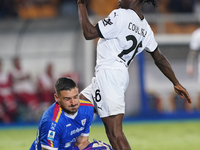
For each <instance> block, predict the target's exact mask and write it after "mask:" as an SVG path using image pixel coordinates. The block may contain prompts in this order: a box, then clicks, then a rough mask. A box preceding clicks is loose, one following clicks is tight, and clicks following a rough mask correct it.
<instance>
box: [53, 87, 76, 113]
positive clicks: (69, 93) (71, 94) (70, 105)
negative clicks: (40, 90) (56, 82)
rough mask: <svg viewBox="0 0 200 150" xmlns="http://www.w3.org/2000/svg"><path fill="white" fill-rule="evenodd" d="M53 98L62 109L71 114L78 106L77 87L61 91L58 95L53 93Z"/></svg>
mask: <svg viewBox="0 0 200 150" xmlns="http://www.w3.org/2000/svg"><path fill="white" fill-rule="evenodd" d="M55 99H56V101H57V102H58V104H59V105H60V107H61V108H62V109H63V111H65V112H66V113H68V114H71V115H73V114H75V113H76V112H77V111H78V108H79V106H80V101H79V96H78V88H77V87H76V88H73V89H71V90H64V91H61V92H60V95H57V94H55Z"/></svg>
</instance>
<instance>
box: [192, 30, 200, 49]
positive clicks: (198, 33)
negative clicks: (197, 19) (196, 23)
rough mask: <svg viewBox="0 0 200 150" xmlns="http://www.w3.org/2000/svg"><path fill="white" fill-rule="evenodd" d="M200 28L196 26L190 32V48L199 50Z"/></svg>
mask: <svg viewBox="0 0 200 150" xmlns="http://www.w3.org/2000/svg"><path fill="white" fill-rule="evenodd" d="M199 39H200V28H198V29H197V30H195V31H194V32H193V33H192V37H191V41H190V49H191V50H195V51H197V50H200V41H199Z"/></svg>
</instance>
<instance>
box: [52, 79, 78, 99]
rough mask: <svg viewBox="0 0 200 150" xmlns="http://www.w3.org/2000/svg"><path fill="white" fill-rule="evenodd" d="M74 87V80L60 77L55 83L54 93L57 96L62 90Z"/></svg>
mask: <svg viewBox="0 0 200 150" xmlns="http://www.w3.org/2000/svg"><path fill="white" fill-rule="evenodd" d="M75 87H77V85H76V83H75V82H74V80H72V79H71V78H68V77H61V78H59V79H58V80H57V81H56V83H55V91H56V93H57V94H58V95H59V94H60V92H61V91H63V90H71V89H73V88H75Z"/></svg>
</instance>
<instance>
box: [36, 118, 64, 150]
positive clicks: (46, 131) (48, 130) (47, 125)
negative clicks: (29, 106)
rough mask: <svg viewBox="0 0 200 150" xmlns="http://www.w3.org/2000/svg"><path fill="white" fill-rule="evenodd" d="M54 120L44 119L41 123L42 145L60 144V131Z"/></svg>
mask: <svg viewBox="0 0 200 150" xmlns="http://www.w3.org/2000/svg"><path fill="white" fill-rule="evenodd" d="M56 126H57V124H56V123H55V122H54V121H46V122H44V123H43V124H41V128H40V142H41V144H42V146H47V147H52V148H58V147H59V145H60V142H59V141H60V138H61V133H62V131H60V128H59V127H58V126H57V127H56Z"/></svg>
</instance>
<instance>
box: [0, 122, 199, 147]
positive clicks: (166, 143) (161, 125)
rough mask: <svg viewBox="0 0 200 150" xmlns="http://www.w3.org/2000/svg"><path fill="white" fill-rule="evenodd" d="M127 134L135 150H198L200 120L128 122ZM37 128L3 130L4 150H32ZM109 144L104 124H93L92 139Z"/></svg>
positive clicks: (1, 143)
mask: <svg viewBox="0 0 200 150" xmlns="http://www.w3.org/2000/svg"><path fill="white" fill-rule="evenodd" d="M123 128H124V133H125V135H126V137H127V139H128V141H129V143H130V145H131V148H132V149H134V150H198V149H199V148H200V121H189V122H186V121H181V122H145V123H124V127H123ZM36 131H37V127H29V128H24V129H23V128H12V129H11V128H5V129H0V150H28V149H29V147H30V145H31V144H32V142H33V140H34V139H35V137H36ZM93 138H94V139H96V140H101V141H103V142H106V143H109V142H108V140H107V137H106V134H105V130H104V127H103V126H102V124H100V125H97V124H93V125H92V127H91V133H90V141H92V139H93Z"/></svg>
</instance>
